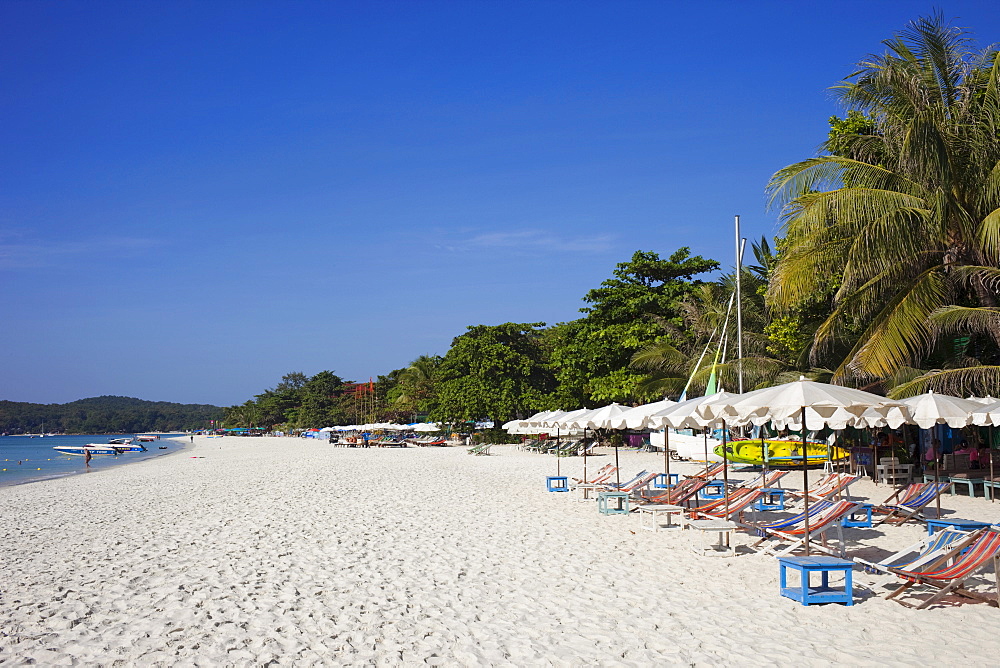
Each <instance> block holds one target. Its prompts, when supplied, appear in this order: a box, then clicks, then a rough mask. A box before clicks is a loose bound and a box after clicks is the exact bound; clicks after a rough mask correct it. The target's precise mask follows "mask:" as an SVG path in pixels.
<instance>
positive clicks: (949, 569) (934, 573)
mask: <svg viewBox="0 0 1000 668" xmlns="http://www.w3.org/2000/svg"><path fill="white" fill-rule="evenodd" d="M963 550H964V553H963ZM951 560H953V561H951ZM949 561H951V565H948V566H942V565H941V564H946V563H948V562H949ZM991 562H992V564H993V573H994V578H997V575H996V574H997V573H998V572H1000V532H998V531H995V530H993V529H987V530H984V531H983V532H982V533H981V534H980V535H979V536H978V537H977V538H976V540H975V542H973V543H972V545H970V546H968V547H964V546H962V545H956V546H955V547H953V548H952V549H951V550H949V551H948V552H947V553H946V554H944V555H942V556H941V557H940V558H939V559H938V560H937V561H935V562H933V563H930V564H928V565H926V566H921V567H919V568H914V569H908V568H892V567H890V568H889V572H890V573H893V574H894V575H897V576H898V577H900V578H902V579H903V580H905V581H906V582H905V583H904V584H903V586H901V587H900V588H899V589H897V590H896V591H894V592H892V593H890V594H888V595H887V596H886V598H887V599H890V598H896V597H897V596H899V595H900V594H903V593H904V592H906V591H909V589H910V588H911V587H912V586H914V585H917V584H922V585H928V586H931V587H935V588H937V589H938V592H937V593H935V594H934V595H933V596H931V597H930V598H928V599H927V600H926V601H923V602H922V603H921V604H920V605H918V606H911V605H910V604H908V603H903V602H902V601H898V602H899V603H902V604H903V605H907V606H910V607H916V608H917V609H918V610H922V609H923V608H926V607H927V606H929V605H931V604H932V603H935V602H937V601H939V600H940V599H942V598H944V597H945V596H947V595H948V594H958V595H959V596H965V597H967V598H973V599H977V600H980V601H986V602H987V603H989V604H990V605H994V606H997V605H998V604H1000V579H997V580H996V594H995V595H993V596H985V595H983V594H978V593H975V592H972V591H969V590H968V589H966V588H965V587H964V586H963V585H964V584H965V581H966V580H967V579H968V578H969V577H971V576H972V575H975V574H976V573H978V572H979V571H980V570H981V569H983V568H984V567H986V566H987V565H988V564H989V563H991Z"/></svg>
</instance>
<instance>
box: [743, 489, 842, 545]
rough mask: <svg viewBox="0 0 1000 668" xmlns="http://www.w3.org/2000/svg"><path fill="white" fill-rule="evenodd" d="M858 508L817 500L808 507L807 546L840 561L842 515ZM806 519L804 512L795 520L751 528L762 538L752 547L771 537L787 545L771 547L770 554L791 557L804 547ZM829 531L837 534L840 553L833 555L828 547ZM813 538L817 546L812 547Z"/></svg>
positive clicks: (836, 502)
mask: <svg viewBox="0 0 1000 668" xmlns="http://www.w3.org/2000/svg"><path fill="white" fill-rule="evenodd" d="M858 505H859V504H857V503H854V502H853V501H818V502H816V503H815V504H812V505H810V506H809V513H808V515H809V544H810V547H811V548H813V547H814V548H816V549H818V550H820V551H821V552H826V553H827V554H832V555H834V556H840V557H841V558H843V556H844V552H845V550H844V532H843V528H842V526H841V521H842V520H843V519H844V517H845V516H847V515H848V514H850V513H851V512H853V511H854V510H855V509H856V508H857V507H858ZM805 518H806V513H799V514H798V515H796V516H795V517H790V518H788V519H786V520H782V521H780V522H771V523H769V524H763V525H757V526H754V527H752V528H753V529H754V530H755V531H757V532H758V533H759V534H761V536H762V537H761V539H760V540H759V541H757V542H756V543H754V544H753V546H752V547H758V546H759V545H762V544H763V543H765V542H766V541H768V540H770V539H772V538H773V539H775V540H777V541H781V542H785V543H787V545H786V546H783V547H781V546H776V547H775V548H774V550H773V551H774V553H775V555H777V556H782V555H786V554H791V553H792V552H794V551H795V550H798V549H800V548H804V547H805V544H806V537H805V532H806V531H805ZM830 529H834V530H835V531H836V532H837V538H838V542H839V543H840V550H839V551H838V552H837V553H834V551H833V550H831V549H830V548H829V547H828V546H827V537H826V534H827V532H828V531H829V530H830ZM816 537H818V538H819V539H820V544H819V545H813V540H814V539H815V538H816Z"/></svg>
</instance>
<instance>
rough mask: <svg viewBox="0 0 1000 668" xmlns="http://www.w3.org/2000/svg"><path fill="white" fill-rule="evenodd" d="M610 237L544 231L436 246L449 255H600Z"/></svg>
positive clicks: (472, 237) (488, 235) (478, 236)
mask: <svg viewBox="0 0 1000 668" xmlns="http://www.w3.org/2000/svg"><path fill="white" fill-rule="evenodd" d="M613 240H614V236H613V235H610V234H596V235H589V236H560V235H557V234H555V233H553V232H548V231H545V230H517V231H503V232H481V233H478V234H470V235H467V236H465V237H464V238H462V237H459V238H456V239H452V240H449V241H447V242H442V243H441V244H440V245H439V247H440V248H442V249H444V250H447V251H451V252H467V251H473V250H484V249H493V250H502V249H508V250H511V251H514V252H521V253H560V252H562V253H602V252H604V251H607V250H608V249H610V248H611V245H612V242H613Z"/></svg>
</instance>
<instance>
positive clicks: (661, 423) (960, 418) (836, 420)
mask: <svg viewBox="0 0 1000 668" xmlns="http://www.w3.org/2000/svg"><path fill="white" fill-rule="evenodd" d="M803 408H804V409H805V410H804V411H803ZM803 412H804V413H805V420H806V428H807V429H809V430H819V429H822V428H823V427H830V428H832V429H844V428H845V427H848V426H851V427H859V428H865V427H884V426H889V427H891V428H893V429H896V428H898V427H899V426H900V425H902V424H915V425H917V426H918V427H920V428H921V429H930V428H931V427H933V426H934V425H936V424H947V425H948V426H949V427H952V428H954V429H958V428H961V427H965V426H969V425H977V426H990V425H996V426H1000V401H996V400H993V399H992V398H986V399H960V398H958V397H952V396H949V395H946V394H938V393H935V392H928V393H926V394H921V395H918V396H915V397H910V398H908V399H901V400H898V401H895V400H891V399H887V398H885V397H880V396H878V395H875V394H871V393H869V392H864V391H862V390H855V389H852V388H848V387H841V386H838V385H829V384H826V383H816V382H813V381H807V380H798V381H795V382H793V383H786V384H785V385H780V386H777V387H769V388H765V389H762V390H755V391H753V392H747V393H745V394H733V393H729V392H719V393H718V394H713V395H710V396H706V397H697V398H694V399H689V400H687V401H683V402H680V403H676V402H673V401H670V400H667V399H665V400H663V401H657V402H654V403H651V404H645V405H643V406H637V407H635V408H628V407H626V406H621V405H619V404H610V405H608V406H604V407H602V408H597V409H592V410H588V409H585V408H581V409H578V410H574V411H543V412H541V413H537V414H535V415H532V416H531V417H529V418H525V419H524V420H512V421H510V422H508V423H506V424H504V425H503V427H504V429H507V430H508V431H517V432H525V431H527V430H531V429H535V430H540V429H562V430H569V429H635V430H641V429H663V428H666V427H673V428H675V429H701V428H705V427H707V426H709V425H712V424H717V423H719V422H721V421H723V420H725V421H726V422H727V423H728V424H730V425H734V426H736V425H746V424H752V425H756V426H760V425H763V424H766V423H771V424H772V425H773V426H775V427H776V428H778V429H783V428H791V429H795V430H798V429H799V428H800V426H801V421H802V415H803Z"/></svg>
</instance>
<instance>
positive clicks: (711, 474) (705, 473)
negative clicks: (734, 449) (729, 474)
mask: <svg viewBox="0 0 1000 668" xmlns="http://www.w3.org/2000/svg"><path fill="white" fill-rule="evenodd" d="M725 466H726V464H725V462H715V463H714V464H709V465H708V466H706V467H705V468H703V469H702V470H700V471H698V472H697V473H693V474H691V475H687V476H684V477H685V478H701V479H702V480H712V479H713V478H715V477H716V476H717V475H719V474H720V473H722V469H724V468H725Z"/></svg>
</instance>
